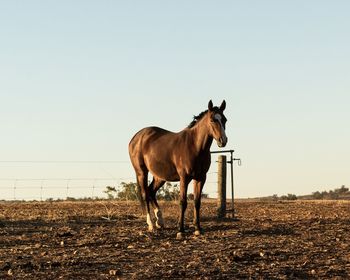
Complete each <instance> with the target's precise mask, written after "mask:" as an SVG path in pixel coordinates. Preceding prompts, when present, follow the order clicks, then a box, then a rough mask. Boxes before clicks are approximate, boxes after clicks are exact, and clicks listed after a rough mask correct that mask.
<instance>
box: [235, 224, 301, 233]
mask: <svg viewBox="0 0 350 280" xmlns="http://www.w3.org/2000/svg"><path fill="white" fill-rule="evenodd" d="M241 233H242V234H243V235H248V236H252V235H253V236H261V235H266V236H286V235H297V234H296V232H295V229H294V228H292V227H289V226H286V225H273V226H271V227H268V228H253V229H247V230H242V231H241Z"/></svg>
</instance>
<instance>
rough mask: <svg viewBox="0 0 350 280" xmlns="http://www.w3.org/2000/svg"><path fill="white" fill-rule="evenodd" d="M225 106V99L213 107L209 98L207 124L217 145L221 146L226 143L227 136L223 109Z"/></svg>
mask: <svg viewBox="0 0 350 280" xmlns="http://www.w3.org/2000/svg"><path fill="white" fill-rule="evenodd" d="M225 108H226V102H225V100H224V101H222V103H221V105H220V107H214V106H213V102H212V101H211V100H210V101H209V104H208V114H209V117H208V125H209V131H210V132H209V133H210V135H211V136H212V137H213V138H214V139H215V140H216V143H217V145H218V146H219V147H220V148H222V147H225V146H226V144H227V136H226V132H225V127H226V121H227V119H226V117H225V115H224V110H225Z"/></svg>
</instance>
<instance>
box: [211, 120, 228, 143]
mask: <svg viewBox="0 0 350 280" xmlns="http://www.w3.org/2000/svg"><path fill="white" fill-rule="evenodd" d="M214 119H215V120H217V121H218V123H219V124H220V127H221V137H222V140H223V142H224V143H226V142H227V136H226V132H225V128H224V126H223V124H222V118H221V115H220V114H215V115H214Z"/></svg>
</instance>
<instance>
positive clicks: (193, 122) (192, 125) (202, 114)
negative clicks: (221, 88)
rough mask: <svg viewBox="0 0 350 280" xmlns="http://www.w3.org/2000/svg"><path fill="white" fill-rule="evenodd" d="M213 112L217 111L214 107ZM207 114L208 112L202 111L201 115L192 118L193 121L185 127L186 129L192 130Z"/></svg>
mask: <svg viewBox="0 0 350 280" xmlns="http://www.w3.org/2000/svg"><path fill="white" fill-rule="evenodd" d="M213 111H219V108H218V107H216V106H215V107H214V108H213ZM206 113H208V110H205V111H203V112H202V113H200V114H199V115H197V116H193V121H192V122H191V123H190V124H189V125H188V126H187V128H192V127H194V126H195V125H196V124H197V123H198V122H199V121H200V120H201V119H203V117H204V115H205V114H206Z"/></svg>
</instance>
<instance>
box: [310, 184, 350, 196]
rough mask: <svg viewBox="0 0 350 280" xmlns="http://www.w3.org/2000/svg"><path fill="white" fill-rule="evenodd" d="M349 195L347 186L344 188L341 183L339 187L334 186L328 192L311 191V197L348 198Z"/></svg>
mask: <svg viewBox="0 0 350 280" xmlns="http://www.w3.org/2000/svg"><path fill="white" fill-rule="evenodd" d="M349 197H350V192H349V188H346V187H345V186H344V185H342V186H341V187H340V188H336V189H334V190H330V191H328V192H327V191H323V192H319V191H317V192H313V193H312V195H311V198H312V199H349Z"/></svg>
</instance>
